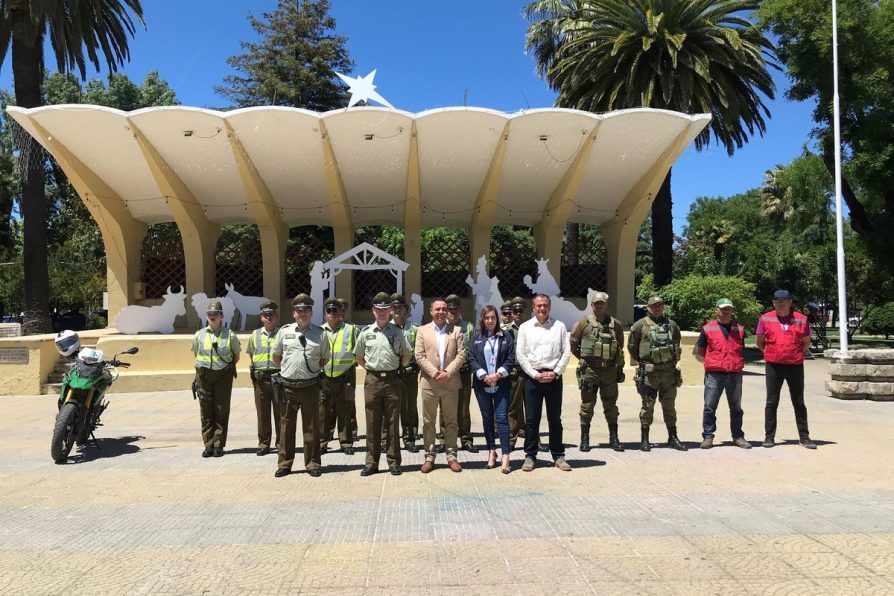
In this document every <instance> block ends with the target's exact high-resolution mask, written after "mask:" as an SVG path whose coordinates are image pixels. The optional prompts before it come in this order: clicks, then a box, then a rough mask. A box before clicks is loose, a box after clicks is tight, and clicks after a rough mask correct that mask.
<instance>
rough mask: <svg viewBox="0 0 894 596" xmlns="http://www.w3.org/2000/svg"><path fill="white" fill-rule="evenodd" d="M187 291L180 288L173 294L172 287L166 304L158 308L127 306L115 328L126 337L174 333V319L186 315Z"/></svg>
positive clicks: (166, 298)
mask: <svg viewBox="0 0 894 596" xmlns="http://www.w3.org/2000/svg"><path fill="white" fill-rule="evenodd" d="M185 292H186V290H185V288H184V287H183V286H180V291H179V292H176V293H174V292H171V286H168V291H167V292H166V293H165V295H164V302H162V303H161V304H159V305H157V306H139V305H137V304H131V305H130V306H125V307H124V308H122V309H121V311H120V312H119V313H118V316H117V317H116V318H115V328H116V329H118V331H120V332H121V333H124V334H125V335H133V334H136V333H143V332H150V331H151V332H155V333H173V332H174V319H176V318H177V317H178V316H181V315H185V314H186V304H185V300H186V293H185Z"/></svg>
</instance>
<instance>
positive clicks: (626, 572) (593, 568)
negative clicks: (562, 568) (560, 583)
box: [577, 555, 661, 583]
mask: <svg viewBox="0 0 894 596" xmlns="http://www.w3.org/2000/svg"><path fill="white" fill-rule="evenodd" d="M650 559H651V558H650V557H637V556H620V557H613V556H608V555H606V556H598V557H580V558H578V559H577V563H578V568H579V569H580V571H581V573H582V574H583V575H584V577H586V578H587V579H588V580H589V581H591V582H595V583H605V582H633V583H639V582H656V581H660V580H661V578H660V577H659V576H658V574H657V573H656V572H655V570H654V569H653V568H652V566H651V565H650V564H649V561H650Z"/></svg>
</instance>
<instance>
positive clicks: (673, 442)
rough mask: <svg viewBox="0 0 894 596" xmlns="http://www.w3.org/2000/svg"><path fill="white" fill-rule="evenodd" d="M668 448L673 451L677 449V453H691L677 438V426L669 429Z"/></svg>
mask: <svg viewBox="0 0 894 596" xmlns="http://www.w3.org/2000/svg"><path fill="white" fill-rule="evenodd" d="M667 446H668V447H670V448H671V449H676V450H677V451H689V449H688V448H687V447H686V445H684V444H683V443H681V442H680V439H678V438H677V427H676V426H668V427H667Z"/></svg>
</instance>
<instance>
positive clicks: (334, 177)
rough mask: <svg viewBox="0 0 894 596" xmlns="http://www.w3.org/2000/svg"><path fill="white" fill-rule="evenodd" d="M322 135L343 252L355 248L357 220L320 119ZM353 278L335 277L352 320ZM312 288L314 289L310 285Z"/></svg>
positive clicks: (337, 242) (339, 250)
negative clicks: (346, 302) (349, 304)
mask: <svg viewBox="0 0 894 596" xmlns="http://www.w3.org/2000/svg"><path fill="white" fill-rule="evenodd" d="M320 135H321V136H322V137H323V164H324V166H325V168H326V187H327V189H328V191H329V208H330V210H331V213H332V232H333V236H334V237H335V254H337V255H340V254H342V253H345V252H347V251H349V250H351V249H352V248H353V247H354V223H353V218H352V217H351V215H352V213H351V205H350V203H348V195H347V193H346V192H345V185H344V182H342V179H341V172H340V171H339V169H338V161H337V160H336V159H335V152H334V151H333V150H332V143H331V142H330V141H329V133H328V131H327V130H326V125H325V124H324V123H323V121H322V120H320ZM353 289H354V284H353V279H352V276H351V275H350V274H348V275H339V276H338V277H336V278H335V295H336V296H338V297H340V298H344V299H346V300H347V301H348V302H350V303H351V308H350V309H349V310H348V319H349V320H350V319H351V313H352V312H353V311H354V300H353V298H354V295H353ZM308 290H310V288H308Z"/></svg>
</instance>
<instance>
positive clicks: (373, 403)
mask: <svg viewBox="0 0 894 596" xmlns="http://www.w3.org/2000/svg"><path fill="white" fill-rule="evenodd" d="M400 392H401V381H400V379H398V378H397V377H396V376H395V377H387V378H380V377H376V376H375V375H373V374H367V375H366V382H365V383H364V384H363V396H364V401H365V403H366V467H367V468H378V467H379V458H380V456H381V455H382V443H381V442H380V438H381V437H382V428H383V427H384V428H385V436H386V438H387V444H386V446H387V454H386V458H387V460H388V467H389V468H390V467H393V466H398V467H399V466H400Z"/></svg>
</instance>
